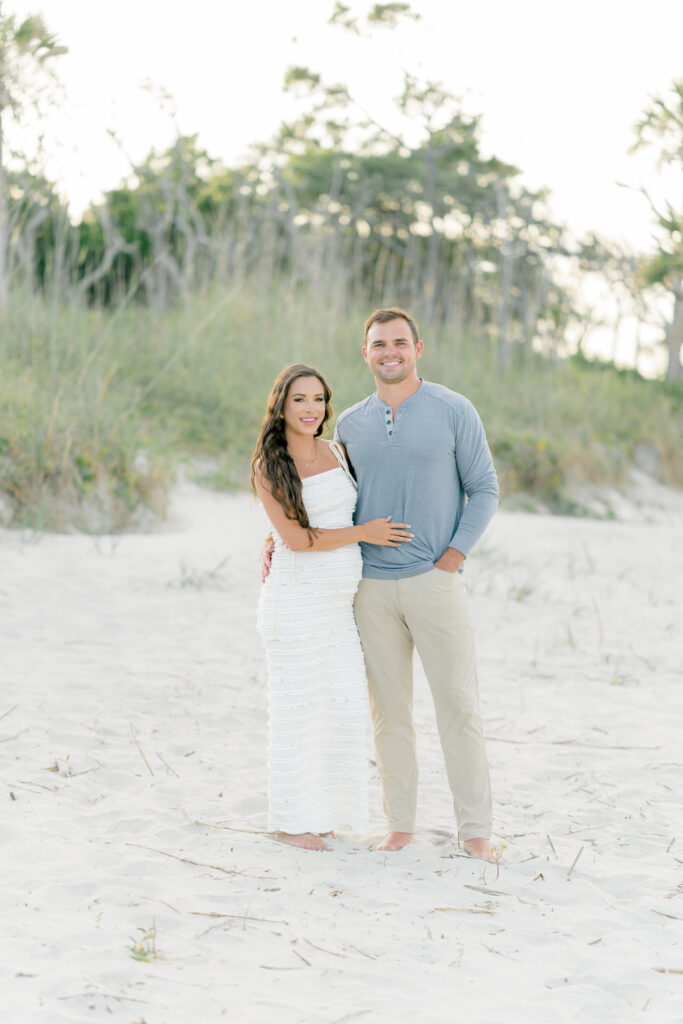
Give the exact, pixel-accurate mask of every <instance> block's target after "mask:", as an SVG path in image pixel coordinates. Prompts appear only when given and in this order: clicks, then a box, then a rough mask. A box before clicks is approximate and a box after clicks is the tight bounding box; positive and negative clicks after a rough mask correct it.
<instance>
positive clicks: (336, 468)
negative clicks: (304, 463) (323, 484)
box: [301, 466, 341, 484]
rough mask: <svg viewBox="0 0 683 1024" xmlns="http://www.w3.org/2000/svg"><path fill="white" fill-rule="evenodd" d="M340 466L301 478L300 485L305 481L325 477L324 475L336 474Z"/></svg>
mask: <svg viewBox="0 0 683 1024" xmlns="http://www.w3.org/2000/svg"><path fill="white" fill-rule="evenodd" d="M338 469H341V466H333V467H332V469H323V470H321V472H320V473H310V474H309V475H308V476H302V477H301V483H302V484H305V483H306V481H307V480H315V478H316V477H317V476H325V474H326V473H336V472H337V470H338Z"/></svg>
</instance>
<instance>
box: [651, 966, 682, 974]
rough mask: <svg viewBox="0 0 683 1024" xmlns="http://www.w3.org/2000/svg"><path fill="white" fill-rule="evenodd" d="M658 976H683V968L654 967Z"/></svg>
mask: <svg viewBox="0 0 683 1024" xmlns="http://www.w3.org/2000/svg"><path fill="white" fill-rule="evenodd" d="M651 970H653V971H656V972H657V974H683V967H652V968H651Z"/></svg>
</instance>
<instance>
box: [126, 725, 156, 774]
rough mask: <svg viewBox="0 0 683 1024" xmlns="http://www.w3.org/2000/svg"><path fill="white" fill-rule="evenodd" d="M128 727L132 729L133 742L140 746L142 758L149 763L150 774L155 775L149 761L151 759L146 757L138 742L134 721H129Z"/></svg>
mask: <svg viewBox="0 0 683 1024" xmlns="http://www.w3.org/2000/svg"><path fill="white" fill-rule="evenodd" d="M128 728H129V729H130V734H131V736H132V737H133V742H134V743H135V746H136V747H137V748H138V750H139V751H140V757H141V758H142V760H143V761H144V762H145V764H146V765H147V770H148V772H149V774H150V775H154V772H153V771H152V766H151V764H150V763H149V761H148V760H147V758H146V757H145V752H144V750H143V749H142V747H141V746H140V744H139V743H138V738H137V736H136V735H135V730H134V729H133V723H132V722H129V723H128Z"/></svg>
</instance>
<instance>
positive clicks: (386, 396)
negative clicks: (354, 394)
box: [377, 374, 422, 413]
mask: <svg viewBox="0 0 683 1024" xmlns="http://www.w3.org/2000/svg"><path fill="white" fill-rule="evenodd" d="M421 383H422V381H421V379H420V378H419V377H418V376H417V374H416V375H415V377H413V378H411V379H410V380H402V381H401V382H400V383H398V384H385V383H384V382H383V381H377V395H378V397H379V398H380V400H381V401H382V402H385V403H386V404H387V405H390V406H391V408H392V409H393V411H394V413H395V412H396V409H397V407H398V406H399V405H400V404H401V402H405V400H406V399H407V398H410V397H411V395H414V394H415V392H416V391H417V389H418V388H419V387H420V384H421Z"/></svg>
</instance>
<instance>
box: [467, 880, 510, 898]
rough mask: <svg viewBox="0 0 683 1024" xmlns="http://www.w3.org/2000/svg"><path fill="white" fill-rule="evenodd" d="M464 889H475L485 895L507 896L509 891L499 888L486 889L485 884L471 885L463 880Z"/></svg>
mask: <svg viewBox="0 0 683 1024" xmlns="http://www.w3.org/2000/svg"><path fill="white" fill-rule="evenodd" d="M465 888H466V889H476V891H477V892H483V893H486V895H487V896H509V895H510V893H509V892H501V890H500V889H487V888H486V886H485V885H471V884H470V883H469V882H465Z"/></svg>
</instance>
